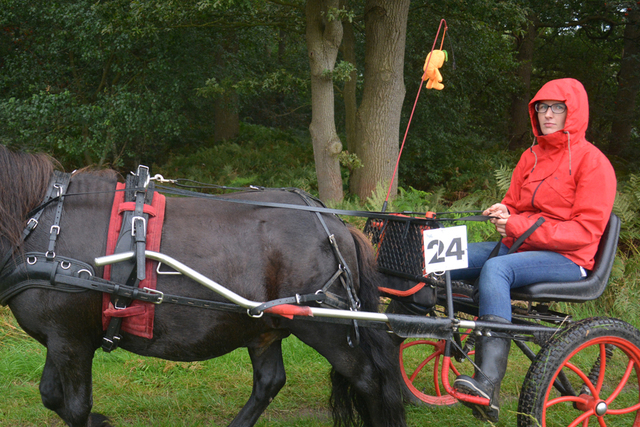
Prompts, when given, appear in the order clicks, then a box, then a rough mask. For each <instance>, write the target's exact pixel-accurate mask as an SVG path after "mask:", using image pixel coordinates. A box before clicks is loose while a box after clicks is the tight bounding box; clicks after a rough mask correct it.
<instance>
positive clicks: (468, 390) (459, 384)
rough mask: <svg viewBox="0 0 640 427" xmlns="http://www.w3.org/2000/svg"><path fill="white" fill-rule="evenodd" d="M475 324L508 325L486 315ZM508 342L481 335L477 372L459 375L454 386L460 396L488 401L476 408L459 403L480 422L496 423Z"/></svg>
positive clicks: (472, 405)
mask: <svg viewBox="0 0 640 427" xmlns="http://www.w3.org/2000/svg"><path fill="white" fill-rule="evenodd" d="M478 320H482V321H486V322H496V323H510V322H509V321H508V320H506V319H504V318H502V317H498V316H493V315H490V314H488V315H485V316H482V317H480V318H479V319H478ZM510 347H511V340H510V339H508V338H499V337H493V336H487V335H482V336H480V337H477V338H476V357H475V359H476V365H477V366H478V367H479V368H480V370H478V369H476V371H475V375H474V376H473V378H472V377H470V376H468V375H460V376H459V377H458V378H456V380H455V382H454V383H453V387H454V388H455V389H456V390H458V391H459V392H461V393H464V394H470V395H472V396H480V397H484V398H486V399H489V400H490V404H489V406H482V405H475V404H473V403H467V402H464V401H461V403H462V404H464V405H465V406H468V407H470V408H472V409H473V415H474V416H475V417H476V418H478V419H481V420H485V421H491V422H493V423H495V422H498V416H499V414H500V401H499V398H500V383H501V382H502V378H504V374H505V372H506V370H507V360H508V358H509V348H510Z"/></svg>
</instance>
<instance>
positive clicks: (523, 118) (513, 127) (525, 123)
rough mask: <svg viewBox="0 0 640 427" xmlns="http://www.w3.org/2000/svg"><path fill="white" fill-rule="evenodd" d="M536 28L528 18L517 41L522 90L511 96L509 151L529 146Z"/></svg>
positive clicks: (530, 18) (531, 19)
mask: <svg viewBox="0 0 640 427" xmlns="http://www.w3.org/2000/svg"><path fill="white" fill-rule="evenodd" d="M536 35H537V28H536V25H535V23H534V21H533V17H531V16H530V17H529V21H528V24H527V28H526V29H525V33H524V36H523V37H522V38H521V39H520V38H517V41H518V50H517V51H518V53H517V56H516V58H517V60H518V63H519V65H518V79H519V80H520V82H521V83H522V90H520V91H519V92H518V93H515V94H513V95H512V96H511V110H510V115H511V121H510V128H509V150H519V149H521V148H523V147H526V146H528V145H530V144H531V120H530V118H529V109H528V105H529V100H531V72H532V69H533V67H532V63H533V48H534V42H535V39H536Z"/></svg>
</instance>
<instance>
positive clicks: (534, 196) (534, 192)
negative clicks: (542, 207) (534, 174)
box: [531, 179, 544, 207]
mask: <svg viewBox="0 0 640 427" xmlns="http://www.w3.org/2000/svg"><path fill="white" fill-rule="evenodd" d="M543 182H544V179H543V180H542V181H540V184H538V186H537V187H536V189H535V190H534V191H533V196H531V207H535V205H534V204H533V202H534V201H535V199H536V193H537V192H538V188H540V186H541V185H542V183H543Z"/></svg>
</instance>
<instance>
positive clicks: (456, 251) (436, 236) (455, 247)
mask: <svg viewBox="0 0 640 427" xmlns="http://www.w3.org/2000/svg"><path fill="white" fill-rule="evenodd" d="M468 265H469V262H468V256H467V226H466V225H460V226H456V227H447V228H434V229H432V230H424V273H425V274H428V273H433V272H436V271H446V270H457V269H460V268H467V266H468Z"/></svg>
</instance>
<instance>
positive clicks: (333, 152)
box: [306, 0, 343, 202]
mask: <svg viewBox="0 0 640 427" xmlns="http://www.w3.org/2000/svg"><path fill="white" fill-rule="evenodd" d="M338 6H339V0H308V1H307V7H306V15H307V16H306V18H307V49H308V51H309V65H310V68H311V124H310V125H309V131H310V133H311V142H312V143H313V157H314V160H315V164H316V174H317V176H318V192H319V193H320V199H322V200H323V201H325V202H330V201H341V200H342V198H343V192H342V177H341V175H340V163H339V162H338V154H340V153H341V152H342V142H340V138H339V137H338V133H337V131H336V124H335V115H334V113H335V111H334V94H333V80H332V78H331V72H332V71H333V69H334V67H335V63H336V58H337V56H338V49H339V48H340V43H341V41H342V22H341V21H340V20H339V19H330V18H329V14H328V13H327V12H328V11H329V9H331V8H333V9H337V8H338Z"/></svg>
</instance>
